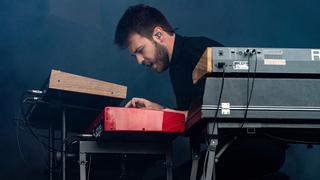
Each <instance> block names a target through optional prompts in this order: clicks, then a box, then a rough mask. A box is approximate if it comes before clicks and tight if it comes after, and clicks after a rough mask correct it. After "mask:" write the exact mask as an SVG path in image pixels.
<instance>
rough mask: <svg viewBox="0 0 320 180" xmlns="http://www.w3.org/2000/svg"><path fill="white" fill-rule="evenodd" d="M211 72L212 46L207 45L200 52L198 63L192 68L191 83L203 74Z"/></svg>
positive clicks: (195, 81)
mask: <svg viewBox="0 0 320 180" xmlns="http://www.w3.org/2000/svg"><path fill="white" fill-rule="evenodd" d="M211 72H212V48H211V47H208V48H207V49H206V50H205V52H204V53H203V54H202V56H201V58H200V60H199V62H198V64H197V65H196V67H195V68H194V70H193V73H192V80H193V84H195V83H197V82H198V81H199V80H200V79H201V78H202V77H203V76H205V75H207V74H209V73H211Z"/></svg>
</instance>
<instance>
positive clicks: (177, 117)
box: [86, 107, 185, 137]
mask: <svg viewBox="0 0 320 180" xmlns="http://www.w3.org/2000/svg"><path fill="white" fill-rule="evenodd" d="M184 131H185V115H184V114H183V113H177V112H170V111H158V110H151V109H143V108H123V107H106V108H105V109H104V111H103V112H101V113H100V115H99V116H98V117H97V118H96V120H95V121H94V122H93V123H91V125H90V126H89V128H88V129H87V130H86V133H93V134H94V135H95V136H96V137H99V136H100V135H101V133H106V132H164V133H183V132H184Z"/></svg>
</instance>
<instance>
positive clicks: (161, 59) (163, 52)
mask: <svg viewBox="0 0 320 180" xmlns="http://www.w3.org/2000/svg"><path fill="white" fill-rule="evenodd" d="M154 48H155V51H156V52H155V56H154V61H155V64H156V65H157V67H156V69H155V70H156V71H157V72H163V71H165V70H167V69H168V67H169V54H168V50H167V48H166V47H165V46H164V45H161V44H158V43H157V42H155V41H154Z"/></svg>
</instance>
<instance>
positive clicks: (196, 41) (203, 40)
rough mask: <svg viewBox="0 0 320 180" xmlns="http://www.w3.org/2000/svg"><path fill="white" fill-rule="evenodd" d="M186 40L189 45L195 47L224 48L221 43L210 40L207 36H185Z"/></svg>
mask: <svg viewBox="0 0 320 180" xmlns="http://www.w3.org/2000/svg"><path fill="white" fill-rule="evenodd" d="M184 40H185V42H186V44H187V45H195V46H207V47H209V46H212V47H220V46H223V45H222V44H221V43H220V42H218V41H216V40H213V39H210V38H208V37H205V36H184Z"/></svg>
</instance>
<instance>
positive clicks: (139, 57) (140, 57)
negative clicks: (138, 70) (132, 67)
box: [136, 55, 144, 64]
mask: <svg viewBox="0 0 320 180" xmlns="http://www.w3.org/2000/svg"><path fill="white" fill-rule="evenodd" d="M136 59H137V62H138V64H143V61H144V58H143V56H141V55H136Z"/></svg>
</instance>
